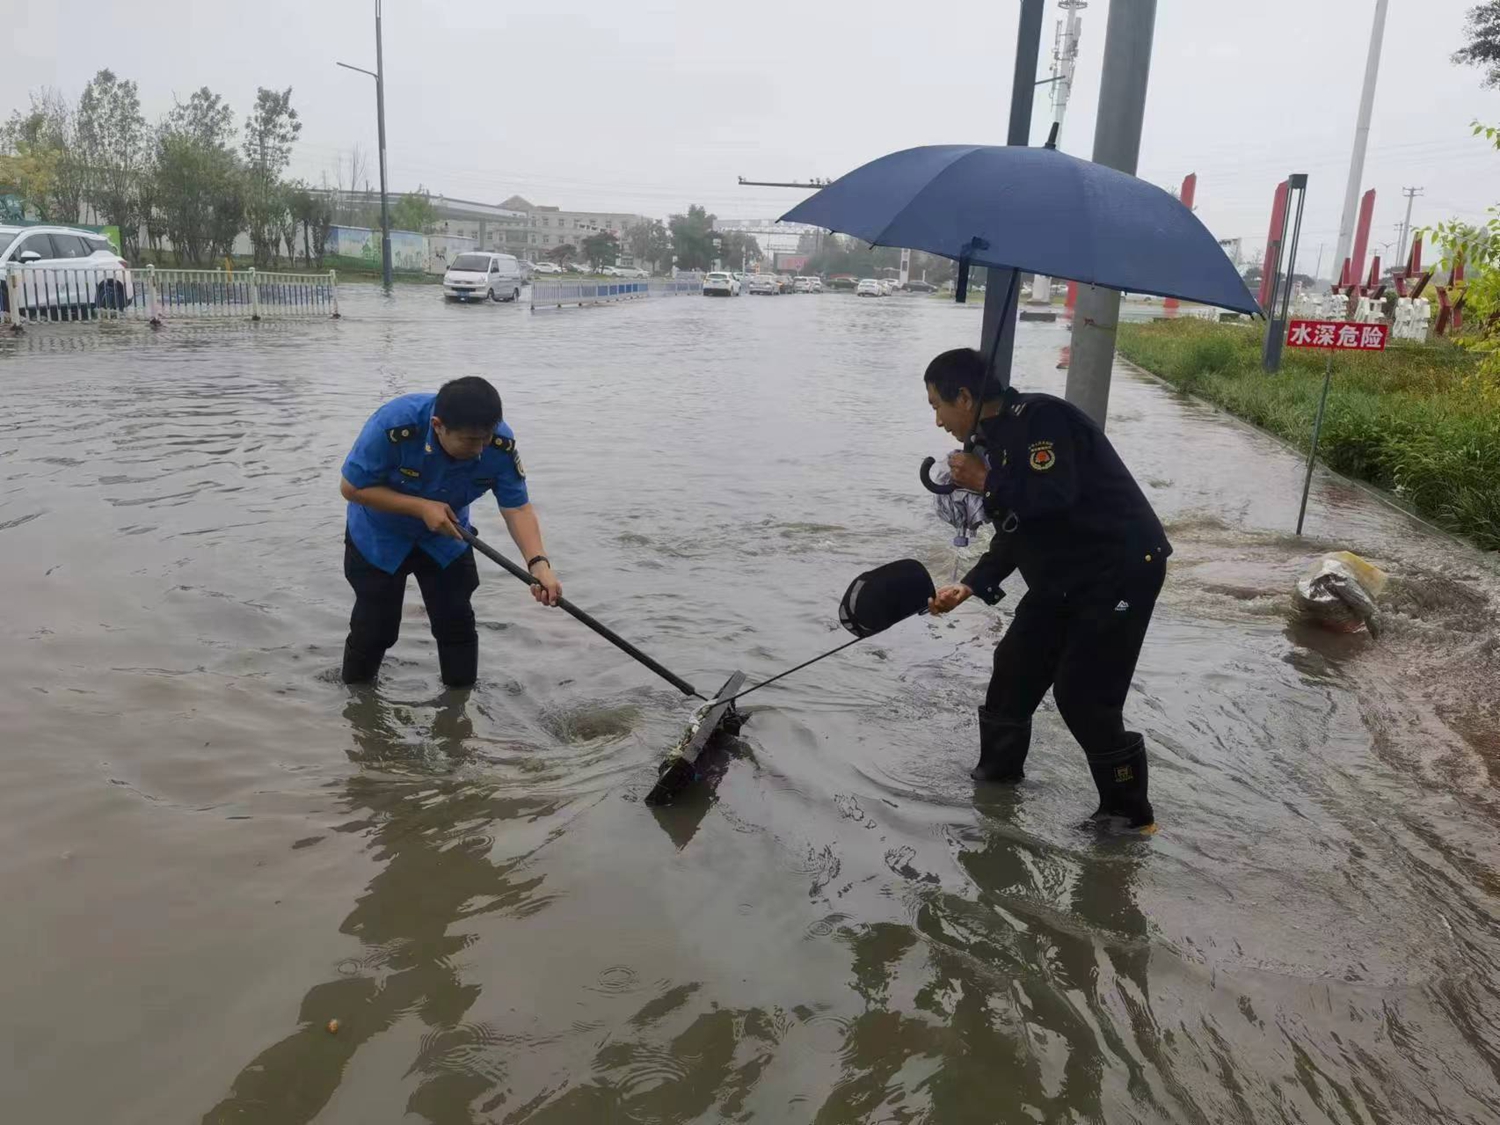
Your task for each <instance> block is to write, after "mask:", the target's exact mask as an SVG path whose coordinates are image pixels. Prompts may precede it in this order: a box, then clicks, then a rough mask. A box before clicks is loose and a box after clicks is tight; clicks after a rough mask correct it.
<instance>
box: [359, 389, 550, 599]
mask: <svg viewBox="0 0 1500 1125" xmlns="http://www.w3.org/2000/svg"><path fill="white" fill-rule="evenodd" d="M436 401H437V395H435V394H415V395H402V396H401V397H400V398H393V399H391V401H390V402H388V403H386V404H385V405H384V406H382V407H381V408H380V409H379V410H377V411H375V413H374V414H372V415H370V420H369V421H368V422H366V423H365V428H364V429H362V430H361V431H360V432H359V437H358V438H357V439H355V442H354V448H353V449H351V450H350V451H349V456H348V457H347V458H345V460H344V468H343V476H344V479H345V480H346V481H348V482H349V483H350V484H352V485H353V486H354V487H355V488H371V487H373V486H375V485H384V486H385V487H386V488H393V489H395V490H396V491H397V492H400V493H403V494H404V495H407V496H420V497H422V498H423V499H424V500H441V501H442V502H443V503H445V504H447V505H448V506H449V507H450V508H452V509H453V511H454V513H455V514H456V515H457V516H458V522H459V526H461V527H463V528H465V529H466V530H470V531H472V530H473V528H472V527H471V526H470V524H469V504H470V503H472V502H473V501H475V500H477V499H479V497H481V496H483V495H484V494H485V493H486V492H494V494H495V499H497V500H498V501H499V502H500V507H501V508H521V507H524V506H525V505H526V503H527V502H528V497H527V494H526V470H525V469H524V468H523V467H522V465H521V455H520V454H519V453H518V452H517V451H516V437H515V434H513V433H512V432H511V429H510V427H509V426H507V425H506V424H505V423H504V422H501V423H500V424H499V425H498V426H496V427H495V436H494V437H493V438H492V439H491V441H490V444H489V445H487V446H485V449H484V452H483V453H482V454H480V456H479V457H477V458H475V459H474V460H473V461H458V460H455V459H454V458H452V457H449V456H448V454H446V453H445V452H443V447H442V446H441V445H440V444H439V443H438V438H437V434H435V433H433V432H432V406H433V403H434V402H436ZM348 527H349V537H350V538H351V539H353V540H354V546H355V547H356V548H358V550H359V553H360V554H362V555H364V557H365V558H367V559H368V560H369V561H370V562H371V563H373V564H374V565H375V566H378V567H379V568H380V569H381V570H383V571H386V572H387V573H389V574H394V573H395V572H396V569H397V568H398V567H400V565H401V563H402V560H404V559H405V558H406V556H407V555H408V554H410V553H411V549H412V547H414V546H415V547H421V548H422V550H424V551H426V552H427V553H428V554H429V555H431V556H432V557H433V558H434V559H436V560H437V561H438V563H439V564H440V565H442V566H447V565H448V564H449V563H451V562H452V561H453V560H454V559H456V558H458V557H459V556H460V555H462V554H463V553H464V552H465V551H467V550H468V549H469V545H468V544H467V543H465V542H464V541H463V540H461V539H454V538H452V537H451V536H447V535H440V534H438V533H437V532H435V531H428V530H427V525H426V524H424V523H423V522H422V521H421V520H419V519H417V518H416V517H415V516H400V515H396V514H395V513H394V512H377V511H375V510H374V509H373V508H367V507H365V506H364V505H363V504H355V503H353V502H352V501H351V502H350V504H349V515H348Z"/></svg>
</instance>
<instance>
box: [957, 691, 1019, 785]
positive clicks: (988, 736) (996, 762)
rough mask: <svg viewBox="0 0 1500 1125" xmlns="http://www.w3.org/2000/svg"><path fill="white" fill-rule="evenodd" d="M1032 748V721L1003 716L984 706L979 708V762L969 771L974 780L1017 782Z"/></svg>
mask: <svg viewBox="0 0 1500 1125" xmlns="http://www.w3.org/2000/svg"><path fill="white" fill-rule="evenodd" d="M1030 749H1031V720H1029V719H1028V720H1027V721H1026V722H1024V723H1016V722H1011V721H1010V720H1008V719H1002V718H1000V717H999V716H998V715H996V714H995V713H994V712H993V711H991V710H989V709H988V708H986V707H981V708H980V709H979V764H978V765H977V766H975V767H974V768H973V769H972V770H970V771H969V776H970V777H972V778H973V779H974V780H975V781H1020V780H1021V779H1022V778H1024V777H1025V776H1026V771H1025V770H1024V769H1022V766H1024V765H1025V763H1026V752H1027V751H1028V750H1030Z"/></svg>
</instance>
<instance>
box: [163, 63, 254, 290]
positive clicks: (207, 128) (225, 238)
mask: <svg viewBox="0 0 1500 1125" xmlns="http://www.w3.org/2000/svg"><path fill="white" fill-rule="evenodd" d="M233 130H234V115H233V114H232V113H231V112H230V110H229V107H228V106H226V105H225V104H224V102H223V100H222V99H221V98H220V97H219V95H218V94H215V93H214V92H213V91H211V90H209V89H208V88H207V87H206V86H205V87H203V88H202V89H200V90H198V91H197V92H195V93H194V94H193V95H192V96H191V97H189V98H188V100H187V101H186V102H179V103H177V104H176V105H175V106H174V107H173V109H172V110H171V112H170V113H168V114H167V116H166V118H165V119H164V120H163V121H162V123H161V125H160V127H159V128H158V129H157V133H156V151H155V155H154V160H153V171H152V177H151V179H152V184H151V189H150V195H151V198H152V200H153V207H152V214H151V215H150V216H148V219H147V222H148V224H149V229H150V230H151V232H152V235H153V237H154V236H155V234H156V232H157V230H158V229H160V231H161V233H162V234H164V235H165V236H166V237H167V238H169V239H170V240H171V242H172V249H173V253H174V254H175V256H176V258H177V261H178V263H179V264H184V265H185V264H189V263H191V264H194V265H199V264H202V263H204V262H206V261H209V260H211V259H212V258H214V257H216V256H218V255H219V254H221V253H223V254H228V253H230V252H231V251H232V249H233V247H234V240H235V239H236V238H237V237H238V236H239V233H240V231H242V230H243V229H244V225H245V224H244V219H245V193H246V182H245V180H246V177H245V173H244V170H243V168H242V167H241V164H240V161H239V158H238V157H237V156H236V155H235V152H234V150H233V149H232V148H231V147H230V145H231V143H232V142H233V139H234V132H233Z"/></svg>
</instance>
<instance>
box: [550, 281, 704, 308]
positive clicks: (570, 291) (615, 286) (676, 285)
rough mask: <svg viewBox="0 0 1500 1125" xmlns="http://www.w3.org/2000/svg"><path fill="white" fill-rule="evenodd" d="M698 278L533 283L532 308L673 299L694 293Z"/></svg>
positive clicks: (699, 282)
mask: <svg viewBox="0 0 1500 1125" xmlns="http://www.w3.org/2000/svg"><path fill="white" fill-rule="evenodd" d="M702 288H703V280H702V278H699V277H677V278H672V279H671V280H668V279H665V278H661V279H652V280H650V281H535V280H533V281H532V283H531V307H532V309H539V308H543V309H546V308H562V307H563V306H564V305H608V304H615V303H616V302H619V301H639V300H642V299H644V298H647V297H673V296H676V295H678V294H680V293H697V292H699V291H701V290H702Z"/></svg>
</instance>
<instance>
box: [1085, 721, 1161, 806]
mask: <svg viewBox="0 0 1500 1125" xmlns="http://www.w3.org/2000/svg"><path fill="white" fill-rule="evenodd" d="M1125 737H1126V742H1125V745H1124V746H1122V747H1121V748H1120V749H1118V750H1114V751H1111V752H1110V753H1108V754H1091V755H1089V772H1090V773H1092V774H1093V775H1094V785H1095V787H1096V788H1097V789H1098V790H1099V807H1098V808H1097V809H1096V810H1094V815H1093V816H1091V817H1089V819H1090V820H1091V821H1093V822H1094V823H1096V824H1099V825H1103V826H1105V827H1120V828H1130V829H1150V828H1155V827H1156V814H1155V813H1153V812H1152V811H1151V802H1150V801H1149V800H1148V799H1147V797H1146V740H1145V739H1144V738H1142V737H1141V736H1140V735H1139V734H1136V733H1134V732H1128V733H1127V734H1126V736H1125Z"/></svg>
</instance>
